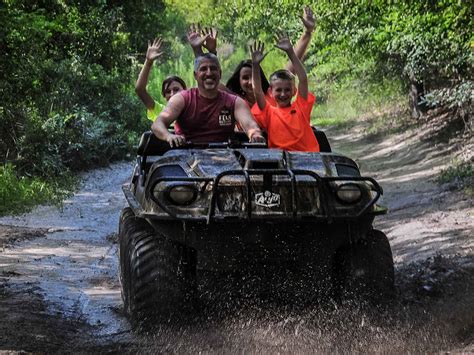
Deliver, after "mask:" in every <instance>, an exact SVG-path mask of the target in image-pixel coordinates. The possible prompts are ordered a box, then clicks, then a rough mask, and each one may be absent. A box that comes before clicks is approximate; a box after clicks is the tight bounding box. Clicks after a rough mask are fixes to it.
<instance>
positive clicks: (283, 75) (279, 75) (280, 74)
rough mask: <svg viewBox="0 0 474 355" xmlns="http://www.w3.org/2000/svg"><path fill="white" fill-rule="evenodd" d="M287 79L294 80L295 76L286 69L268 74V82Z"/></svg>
mask: <svg viewBox="0 0 474 355" xmlns="http://www.w3.org/2000/svg"><path fill="white" fill-rule="evenodd" d="M278 79H280V80H289V81H292V82H294V81H295V76H294V75H293V74H292V73H291V72H290V71H289V70H286V69H280V70H277V71H276V72H274V73H273V74H272V75H270V82H273V81H275V80H278Z"/></svg>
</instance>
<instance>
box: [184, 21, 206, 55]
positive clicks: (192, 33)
mask: <svg viewBox="0 0 474 355" xmlns="http://www.w3.org/2000/svg"><path fill="white" fill-rule="evenodd" d="M201 32H202V31H201V26H200V25H196V24H194V23H193V24H191V26H190V27H189V30H188V33H187V37H188V42H189V44H190V45H191V47H193V49H201V47H202V45H203V44H204V42H205V41H206V40H207V38H208V37H209V35H204V36H201Z"/></svg>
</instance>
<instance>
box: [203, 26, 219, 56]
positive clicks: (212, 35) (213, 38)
mask: <svg viewBox="0 0 474 355" xmlns="http://www.w3.org/2000/svg"><path fill="white" fill-rule="evenodd" d="M202 35H203V36H204V37H205V38H206V40H205V42H204V44H203V45H204V47H205V48H207V50H208V51H209V53H214V54H217V30H214V29H213V28H212V27H205V28H203V29H202Z"/></svg>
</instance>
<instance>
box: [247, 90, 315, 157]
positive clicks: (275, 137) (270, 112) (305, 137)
mask: <svg viewBox="0 0 474 355" xmlns="http://www.w3.org/2000/svg"><path fill="white" fill-rule="evenodd" d="M314 101H315V97H314V95H313V94H311V93H308V98H307V99H306V100H305V99H303V98H302V97H301V96H300V95H296V100H295V101H294V102H293V103H292V104H291V106H289V107H275V106H272V105H271V104H269V103H268V102H267V103H266V105H265V108H264V109H263V110H260V109H259V107H258V105H257V104H255V105H253V107H252V114H253V115H254V117H255V118H256V120H257V122H258V124H259V125H260V127H262V128H263V129H265V130H266V131H267V132H268V146H269V147H270V148H280V149H284V150H288V151H300V152H319V144H318V141H317V140H316V137H315V136H314V133H313V130H312V129H311V125H310V116H311V111H312V110H313V104H314Z"/></svg>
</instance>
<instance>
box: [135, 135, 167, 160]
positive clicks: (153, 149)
mask: <svg viewBox="0 0 474 355" xmlns="http://www.w3.org/2000/svg"><path fill="white" fill-rule="evenodd" d="M170 149H171V147H170V145H169V143H168V142H165V141H162V140H160V139H158V138H157V137H156V136H155V135H154V134H153V132H152V131H147V132H145V133H143V134H142V137H141V138H140V143H139V144H138V149H137V155H142V156H144V155H163V154H165V153H166V152H167V151H168V150H170Z"/></svg>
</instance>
